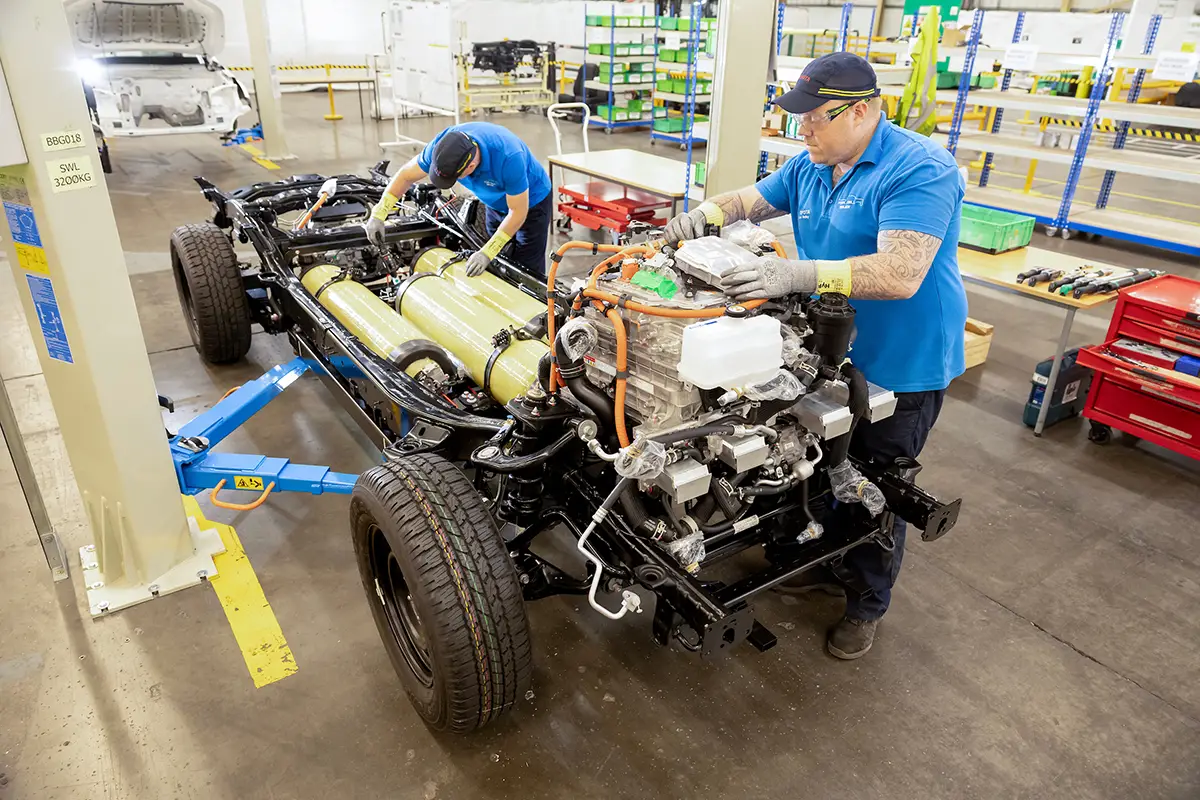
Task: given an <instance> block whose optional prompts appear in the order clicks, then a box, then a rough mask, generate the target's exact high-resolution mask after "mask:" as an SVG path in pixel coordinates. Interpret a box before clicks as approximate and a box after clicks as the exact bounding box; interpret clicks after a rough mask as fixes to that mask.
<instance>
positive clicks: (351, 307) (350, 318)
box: [300, 265, 432, 376]
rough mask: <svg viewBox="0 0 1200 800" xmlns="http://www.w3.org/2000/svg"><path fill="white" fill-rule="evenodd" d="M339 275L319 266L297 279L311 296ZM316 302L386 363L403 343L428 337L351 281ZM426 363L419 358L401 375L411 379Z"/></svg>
mask: <svg viewBox="0 0 1200 800" xmlns="http://www.w3.org/2000/svg"><path fill="white" fill-rule="evenodd" d="M339 272H341V270H339V269H338V268H337V267H333V266H329V265H322V266H319V267H313V268H312V269H310V270H309V271H308V272H306V273H304V277H303V278H301V279H300V280H301V283H303V284H304V288H305V289H308V291H309V292H311V293H312V294H314V295H315V294H316V293H317V291H318V290H319V289H320V288H321V287H322V286H324V285H325V284H326V283H328V282H329V279H330V278H332V277H334V276H335V275H337V274H338V273H339ZM317 302H318V303H320V304H321V305H322V306H324V307H325V308H326V309H327V310H328V311H329V313H331V314H333V316H334V318H335V319H337V321H338V322H340V323H342V324H343V325H345V326H346V329H347V330H349V331H350V332H351V333H353V334H354V335H355V336H356V337H358V339H359V341H361V342H362V343H363V344H364V345H366V347H367V348H368V349H370V351H371V352H373V353H374V354H375V355H377V356H379V357H380V358H385V359H388V360H389V361H390V360H391V359H392V358H394V357H395V356H396V355H397V354H398V351H399V349H400V346H401V345H403V344H404V343H406V342H411V341H414V340H417V339H429V338H430V337H428V336H426V335H425V334H424V333H422V332H421V331H420V330H419V329H418V328H417V327H416V326H415V325H413V324H412V323H411V322H409V321H408V320H406V319H405V318H404V317H402V316H400V315H399V314H397V313H396V312H395V310H394V309H393V308H392V307H391V306H389V305H388V304H387V303H385V302H383V301H382V300H380V299H379V298H378V297H376V296H375V293H374V292H372V291H371V290H370V289H368V288H367V287H365V286H363V285H362V284H361V283H356V282H354V281H352V280H344V281H337V282H336V283H333V284H330V285H329V287H328V288H326V289H325V291H323V292H321V296H320V297H318V298H317ZM430 363H432V362H430V360H429V359H427V358H423V359H421V360H419V361H416V362H414V363H413V364H411V365H409V367H408V368H407V369H406V370H405V372H407V373H408V374H409V375H414V376H415V375H416V374H417V373H418V372H420V371H421V370H422V369H424V368H425V367H427V366H429V364H430Z"/></svg>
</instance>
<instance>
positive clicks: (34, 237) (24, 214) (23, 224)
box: [4, 202, 42, 247]
mask: <svg viewBox="0 0 1200 800" xmlns="http://www.w3.org/2000/svg"><path fill="white" fill-rule="evenodd" d="M4 216H5V218H6V219H8V229H9V230H10V231H12V237H13V241H14V242H16V243H17V244H27V245H30V246H32V247H41V246H42V236H41V234H39V233H38V227H37V220H36V219H34V216H33V209H32V208H30V207H29V206H23V205H20V204H19V203H7V202H6V203H5V204H4Z"/></svg>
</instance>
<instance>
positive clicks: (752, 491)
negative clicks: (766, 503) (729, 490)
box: [738, 480, 796, 497]
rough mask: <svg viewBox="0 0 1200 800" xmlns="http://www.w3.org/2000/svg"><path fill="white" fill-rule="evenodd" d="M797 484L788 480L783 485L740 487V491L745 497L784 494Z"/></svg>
mask: <svg viewBox="0 0 1200 800" xmlns="http://www.w3.org/2000/svg"><path fill="white" fill-rule="evenodd" d="M795 485H796V482H795V481H791V480H787V481H784V482H783V484H782V485H781V486H747V487H746V488H744V489H738V492H739V493H741V494H742V495H743V496H745V497H764V496H769V495H775V494H783V493H784V492H786V491H788V490H789V489H791V488H792V487H793V486H795Z"/></svg>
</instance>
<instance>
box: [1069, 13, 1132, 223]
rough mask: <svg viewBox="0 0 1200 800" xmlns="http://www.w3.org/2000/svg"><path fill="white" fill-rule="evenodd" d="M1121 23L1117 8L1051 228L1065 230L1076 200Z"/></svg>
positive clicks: (1122, 17) (1121, 19)
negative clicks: (1060, 201) (1076, 190)
mask: <svg viewBox="0 0 1200 800" xmlns="http://www.w3.org/2000/svg"><path fill="white" fill-rule="evenodd" d="M1124 23H1125V14H1123V13H1122V12H1120V11H1118V12H1116V13H1115V14H1113V18H1112V22H1111V24H1110V25H1109V26H1108V42H1107V43H1106V45H1105V47H1104V58H1103V59H1102V60H1101V63H1100V70H1099V71H1098V72H1097V73H1096V77H1095V82H1094V83H1093V84H1092V93H1091V95H1090V96H1089V97H1088V106H1087V112H1086V113H1085V114H1084V117H1083V124H1082V126H1081V127H1080V129H1079V138H1078V139H1077V140H1076V141H1075V154H1074V155H1073V156H1072V158H1071V170H1070V172H1068V173H1067V182H1066V185H1065V186H1063V195H1062V203H1061V204H1059V207H1058V216H1057V217H1056V218H1055V220H1054V227H1055V228H1057V229H1058V230H1061V231H1066V230H1067V221H1068V219H1069V218H1070V216H1071V203H1072V202H1073V201H1074V200H1075V189H1076V188H1077V187H1078V186H1079V176H1080V175H1081V174H1082V173H1083V159H1084V156H1086V155H1087V149H1088V144H1089V143H1090V142H1091V140H1092V131H1093V130H1094V129H1095V127H1096V121H1097V119H1098V118H1099V115H1100V101H1101V100H1103V99H1104V92H1105V91H1106V90H1107V88H1108V82H1109V80H1110V79H1111V77H1112V75H1111V70H1110V65H1111V63H1112V56H1113V51H1114V50H1115V49H1116V46H1117V42H1118V40H1119V39H1120V36H1121V27H1122V26H1123V25H1124ZM1052 235H1053V234H1052ZM1065 235H1066V234H1065V233H1064V236H1065Z"/></svg>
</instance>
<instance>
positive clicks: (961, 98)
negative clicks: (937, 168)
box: [946, 8, 983, 155]
mask: <svg viewBox="0 0 1200 800" xmlns="http://www.w3.org/2000/svg"><path fill="white" fill-rule="evenodd" d="M982 32H983V9H982V8H977V9H975V18H974V19H973V20H971V35H970V38H968V39H967V55H966V58H965V60H964V62H963V71H962V77H960V78H959V80H958V95H957V96H956V98H955V101H954V117H953V118H952V119H951V121H950V140H949V142H947V144H946V149H947V150H949V151H950V155H957V153H958V140H959V137H960V136H962V123H963V113H964V112H965V111H966V110H967V92H969V91H970V89H971V77H972V76H973V75H974V73H975V54H976V53H978V52H979V37H980V36H981V35H982Z"/></svg>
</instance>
